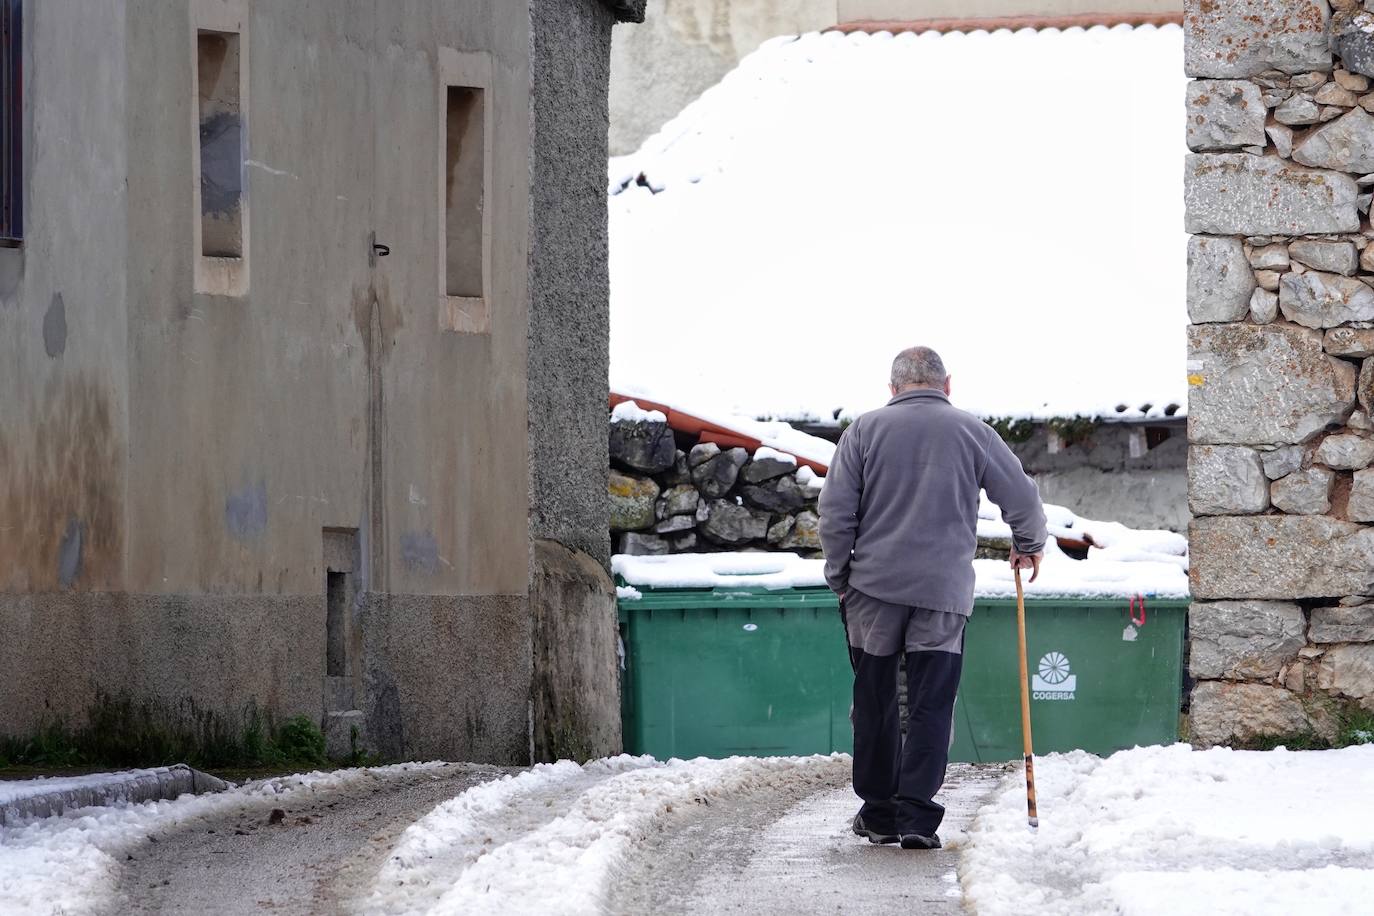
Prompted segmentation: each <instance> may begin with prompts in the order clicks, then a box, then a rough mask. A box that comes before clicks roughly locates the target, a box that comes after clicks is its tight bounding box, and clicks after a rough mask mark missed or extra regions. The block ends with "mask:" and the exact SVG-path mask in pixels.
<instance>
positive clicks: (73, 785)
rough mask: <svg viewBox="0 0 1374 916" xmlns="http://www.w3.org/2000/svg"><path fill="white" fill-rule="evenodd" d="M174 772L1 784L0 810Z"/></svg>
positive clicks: (123, 772) (152, 770)
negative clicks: (36, 798)
mask: <svg viewBox="0 0 1374 916" xmlns="http://www.w3.org/2000/svg"><path fill="white" fill-rule="evenodd" d="M171 772H172V770H171V768H170V767H152V768H150V769H146V770H121V771H120V772H118V773H90V774H88V775H85V776H40V777H38V778H37V779H15V780H0V808H3V807H5V806H7V805H12V804H14V803H15V802H17V801H19V800H20V799H24V798H32V797H33V796H35V795H51V794H57V793H63V792H76V791H80V790H83V789H100V788H103V787H105V786H114V785H120V784H122V783H125V782H127V781H129V780H130V779H138V778H142V777H149V778H152V779H157V778H158V777H161V776H166V775H167V774H169V773H171Z"/></svg>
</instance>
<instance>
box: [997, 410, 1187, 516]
mask: <svg viewBox="0 0 1374 916" xmlns="http://www.w3.org/2000/svg"><path fill="white" fill-rule="evenodd" d="M1170 433H1171V435H1170V436H1169V438H1167V439H1164V440H1163V441H1162V442H1160V443H1158V444H1157V445H1156V446H1155V447H1154V448H1147V447H1146V443H1145V441H1144V431H1143V430H1140V429H1133V428H1132V427H1130V426H1126V425H1113V424H1102V425H1099V426H1096V427H1094V428H1093V430H1092V432H1091V433H1090V434H1088V435H1087V436H1086V437H1085V438H1084V439H1083V440H1082V441H1076V442H1067V443H1064V444H1063V445H1062V447H1060V448H1058V449H1057V450H1056V451H1051V450H1050V443H1049V433H1048V431H1047V430H1046V429H1045V427H1043V426H1040V427H1037V428H1036V431H1035V433H1034V434H1033V435H1032V436H1031V437H1030V439H1028V440H1027V441H1026V442H1022V443H1017V444H1014V445H1013V446H1012V450H1013V451H1014V452H1016V454H1017V457H1019V458H1020V459H1021V464H1022V465H1023V466H1024V467H1025V469H1026V471H1027V472H1028V473H1029V474H1030V475H1031V476H1032V477H1034V478H1035V482H1036V483H1037V484H1038V485H1039V487H1040V497H1041V499H1043V500H1044V501H1045V502H1047V503H1054V504H1056V505H1060V506H1066V507H1067V508H1069V509H1072V510H1073V511H1074V512H1076V513H1077V514H1078V515H1081V516H1083V517H1084V518H1092V519H1103V520H1108V521H1114V522H1121V523H1122V524H1123V525H1129V526H1130V527H1132V528H1167V529H1169V530H1170V531H1179V532H1182V531H1185V530H1187V528H1188V519H1189V515H1188V472H1187V463H1188V441H1187V437H1186V436H1185V434H1184V430H1183V429H1182V428H1181V427H1179V428H1171V429H1170ZM1133 437H1135V439H1136V441H1135V444H1134V446H1133V445H1132V438H1133Z"/></svg>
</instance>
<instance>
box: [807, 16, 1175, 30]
mask: <svg viewBox="0 0 1374 916" xmlns="http://www.w3.org/2000/svg"><path fill="white" fill-rule="evenodd" d="M1182 23H1183V14H1182V13H1078V14H1074V15H1068V16H984V17H971V18H946V19H905V20H901V19H893V20H872V21H867V20H865V21H858V22H842V23H840V24H839V25H837V26H835V27H834V28H833V29H830V30H829V31H835V32H869V33H872V32H977V31H980V30H981V31H987V32H994V31H996V30H998V29H1010V30H1012V31H1016V30H1018V29H1071V28H1075V27H1077V28H1085V29H1086V28H1091V27H1092V26H1095V25H1103V26H1107V27H1109V28H1110V27H1111V26H1118V25H1131V26H1139V25H1156V26H1158V25H1181V24H1182Z"/></svg>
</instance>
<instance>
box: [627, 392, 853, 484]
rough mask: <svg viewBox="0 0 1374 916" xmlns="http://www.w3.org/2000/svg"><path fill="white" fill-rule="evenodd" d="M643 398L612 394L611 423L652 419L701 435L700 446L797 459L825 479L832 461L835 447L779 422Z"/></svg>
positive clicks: (648, 397) (644, 396)
mask: <svg viewBox="0 0 1374 916" xmlns="http://www.w3.org/2000/svg"><path fill="white" fill-rule="evenodd" d="M656 397H657V396H646V395H645V394H644V393H643V391H642V389H641V391H640V393H639V394H637V395H635V396H634V397H630V396H627V395H625V394H623V393H621V392H618V391H614V390H613V391H612V392H611V404H612V405H613V407H612V410H611V419H612V420H643V419H652V420H659V421H666V422H667V423H668V425H669V426H671V427H672V428H673V429H676V430H680V431H682V432H687V433H695V434H698V435H700V437H701V441H702V442H715V443H716V444H718V445H720V446H721V447H722V448H732V447H734V446H736V445H741V446H743V447H745V448H747V449H749V450H750V451H751V452H754V453H755V457H759V456H761V455H763V454H764V453H765V452H766V453H768V454H770V455H773V456H775V457H776V456H777V455H778V454H779V453H780V454H782V455H785V456H787V457H790V458H792V459H793V461H794V463H795V461H796V460H797V459H800V460H801V461H802V462H803V463H804V464H805V465H806V466H808V467H810V468H811V469H812V470H814V471H816V472H817V473H820V474H821V475H824V474H826V473H828V472H829V470H830V462H831V460H832V459H833V458H834V457H835V443H833V442H831V441H830V440H829V439H822V438H821V437H820V436H813V435H811V434H809V433H804V432H802V431H801V430H799V429H795V428H794V427H793V426H792V425H791V424H790V423H787V422H784V421H782V420H754V419H751V418H749V417H744V416H740V415H738V414H732V413H730V412H728V411H718V410H713V409H710V408H700V407H696V406H693V405H691V404H690V403H687V404H668V403H664V402H662V401H659V400H657V399H656Z"/></svg>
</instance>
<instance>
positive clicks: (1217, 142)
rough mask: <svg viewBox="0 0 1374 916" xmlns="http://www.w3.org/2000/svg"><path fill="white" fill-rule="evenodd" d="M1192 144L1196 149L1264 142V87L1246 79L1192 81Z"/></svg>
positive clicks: (1190, 127)
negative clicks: (1261, 97)
mask: <svg viewBox="0 0 1374 916" xmlns="http://www.w3.org/2000/svg"><path fill="white" fill-rule="evenodd" d="M1186 105H1187V108H1188V135H1187V139H1188V148H1189V149H1191V150H1196V151H1203V150H1223V149H1240V148H1241V147H1242V146H1254V145H1259V146H1263V145H1264V114H1265V112H1264V102H1263V101H1262V100H1261V99H1260V88H1259V87H1258V86H1256V85H1255V84H1254V83H1251V82H1247V81H1245V80H1195V81H1194V82H1191V83H1189V84H1188V98H1187V102H1186Z"/></svg>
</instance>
